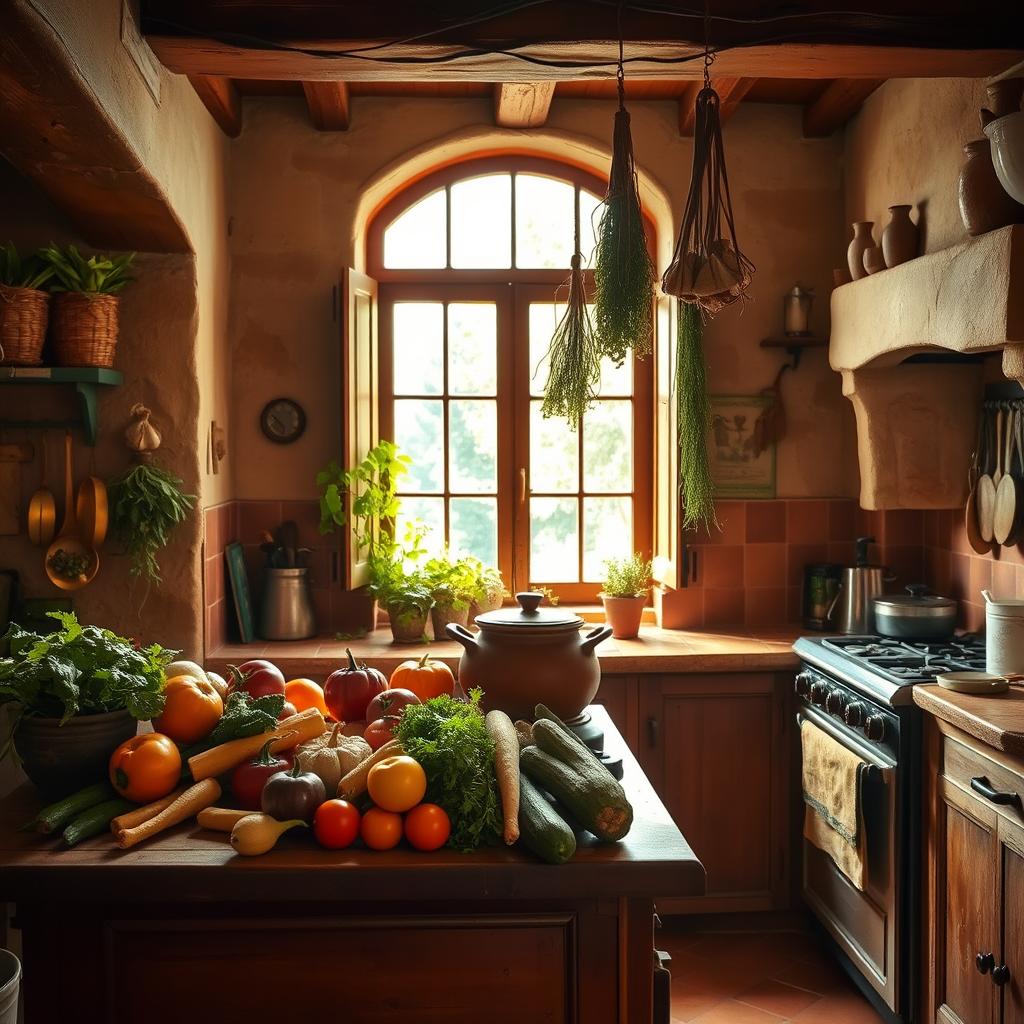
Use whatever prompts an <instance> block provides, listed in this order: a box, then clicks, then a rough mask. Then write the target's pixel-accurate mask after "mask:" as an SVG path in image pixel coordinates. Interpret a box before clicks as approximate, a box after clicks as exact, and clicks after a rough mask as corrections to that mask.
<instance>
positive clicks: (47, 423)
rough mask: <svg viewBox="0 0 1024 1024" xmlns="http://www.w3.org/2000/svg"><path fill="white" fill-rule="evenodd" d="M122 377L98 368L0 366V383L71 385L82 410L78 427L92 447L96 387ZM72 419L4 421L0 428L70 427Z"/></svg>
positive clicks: (96, 416) (96, 422)
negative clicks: (80, 427)
mask: <svg viewBox="0 0 1024 1024" xmlns="http://www.w3.org/2000/svg"><path fill="white" fill-rule="evenodd" d="M123 380H124V377H123V375H122V374H121V373H119V372H118V371H117V370H107V369H105V368H103V367H99V366H0V384H73V385H74V388H75V391H76V392H77V394H78V401H79V406H80V408H81V410H82V418H81V425H82V430H83V432H84V433H85V441H86V444H90V445H95V444H96V434H97V430H98V428H99V411H98V402H97V399H98V395H99V388H111V387H117V386H118V385H119V384H120V383H121V382H122V381H123ZM75 422H76V421H72V420H8V419H4V418H2V417H0V426H8V427H70V426H74V425H75Z"/></svg>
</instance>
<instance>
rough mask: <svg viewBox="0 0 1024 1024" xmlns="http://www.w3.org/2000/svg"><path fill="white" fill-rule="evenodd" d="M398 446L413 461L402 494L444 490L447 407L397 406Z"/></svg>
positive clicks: (407, 402)
mask: <svg viewBox="0 0 1024 1024" xmlns="http://www.w3.org/2000/svg"><path fill="white" fill-rule="evenodd" d="M395 444H397V445H398V447H399V448H401V449H402V451H403V452H404V453H405V454H406V455H408V456H409V458H410V459H412V465H411V466H410V467H409V472H408V473H406V474H405V475H404V476H403V477H402V482H401V488H402V490H403V491H426V492H428V493H429V492H433V491H443V490H444V403H443V402H442V401H440V400H436V401H418V400H415V399H409V398H403V399H400V400H399V401H397V402H395Z"/></svg>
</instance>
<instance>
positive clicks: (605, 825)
mask: <svg viewBox="0 0 1024 1024" xmlns="http://www.w3.org/2000/svg"><path fill="white" fill-rule="evenodd" d="M537 724H539V723H537ZM537 724H535V725H534V727H533V728H534V733H535V734H536V731H537ZM538 742H539V737H538ZM519 766H520V767H521V768H522V770H523V771H524V772H526V774H527V775H529V776H530V778H531V779H532V780H533V781H534V782H535V783H536V784H537V785H538V786H540V788H541V789H546V790H547V791H548V792H549V793H550V794H551V795H552V796H553V797H554V798H555V799H556V800H559V801H561V802H562V803H563V804H564V805H565V807H566V809H567V810H568V811H569V813H570V814H571V815H572V816H573V817H574V818H576V820H577V821H579V823H580V824H581V825H582V826H583V827H584V828H585V829H586V830H587V831H588V832H592V833H593V834H594V835H595V836H597V838H598V839H602V840H604V841H605V842H609V843H613V842H615V841H616V840H618V839H621V838H622V837H623V836H624V835H626V833H627V832H628V831H629V828H630V825H632V824H633V808H632V806H631V805H630V802H629V800H628V799H626V792H625V790H624V789H623V788H622V786H620V785H619V784H618V782H616V781H615V779H613V778H612V777H611V774H610V773H609V772H608V771H607V770H606V769H605V767H604V765H601V764H599V763H598V762H597V761H596V760H594V759H593V758H591V759H589V761H588V760H587V759H586V758H584V757H579V759H578V765H576V766H573V767H570V766H569V765H567V764H565V762H563V761H560V760H559V759H558V758H557V757H552V756H551V755H550V754H548V753H545V752H544V751H543V750H541V749H540V747H539V746H538V747H527V748H526V749H525V750H523V751H522V753H521V754H520V755H519Z"/></svg>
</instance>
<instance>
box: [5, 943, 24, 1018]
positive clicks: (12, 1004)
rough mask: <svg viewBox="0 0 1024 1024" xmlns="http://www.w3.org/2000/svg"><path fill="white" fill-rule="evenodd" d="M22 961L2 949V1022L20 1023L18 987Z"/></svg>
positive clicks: (19, 985)
mask: <svg viewBox="0 0 1024 1024" xmlns="http://www.w3.org/2000/svg"><path fill="white" fill-rule="evenodd" d="M20 987H21V961H20V960H19V959H18V958H17V957H16V956H15V955H14V954H13V953H12V952H11V951H10V950H8V949H0V1024H18V989H19V988H20Z"/></svg>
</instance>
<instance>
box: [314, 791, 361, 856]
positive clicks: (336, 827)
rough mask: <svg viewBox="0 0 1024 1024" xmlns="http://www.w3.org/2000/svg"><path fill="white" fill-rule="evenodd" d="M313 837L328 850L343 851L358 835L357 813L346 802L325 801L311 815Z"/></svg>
mask: <svg viewBox="0 0 1024 1024" xmlns="http://www.w3.org/2000/svg"><path fill="white" fill-rule="evenodd" d="M313 835H315V836H316V841H317V842H318V843H319V844H320V845H321V846H326V847H327V849H328V850H344V849H345V847H346V846H351V845H352V844H353V843H354V842H355V841H356V837H357V836H358V835H359V811H357V810H356V809H355V807H353V806H352V804H350V803H349V802H348V801H347V800H325V801H324V802H323V803H322V804H321V805H320V806H319V807H318V808H317V809H316V814H314V815H313Z"/></svg>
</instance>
